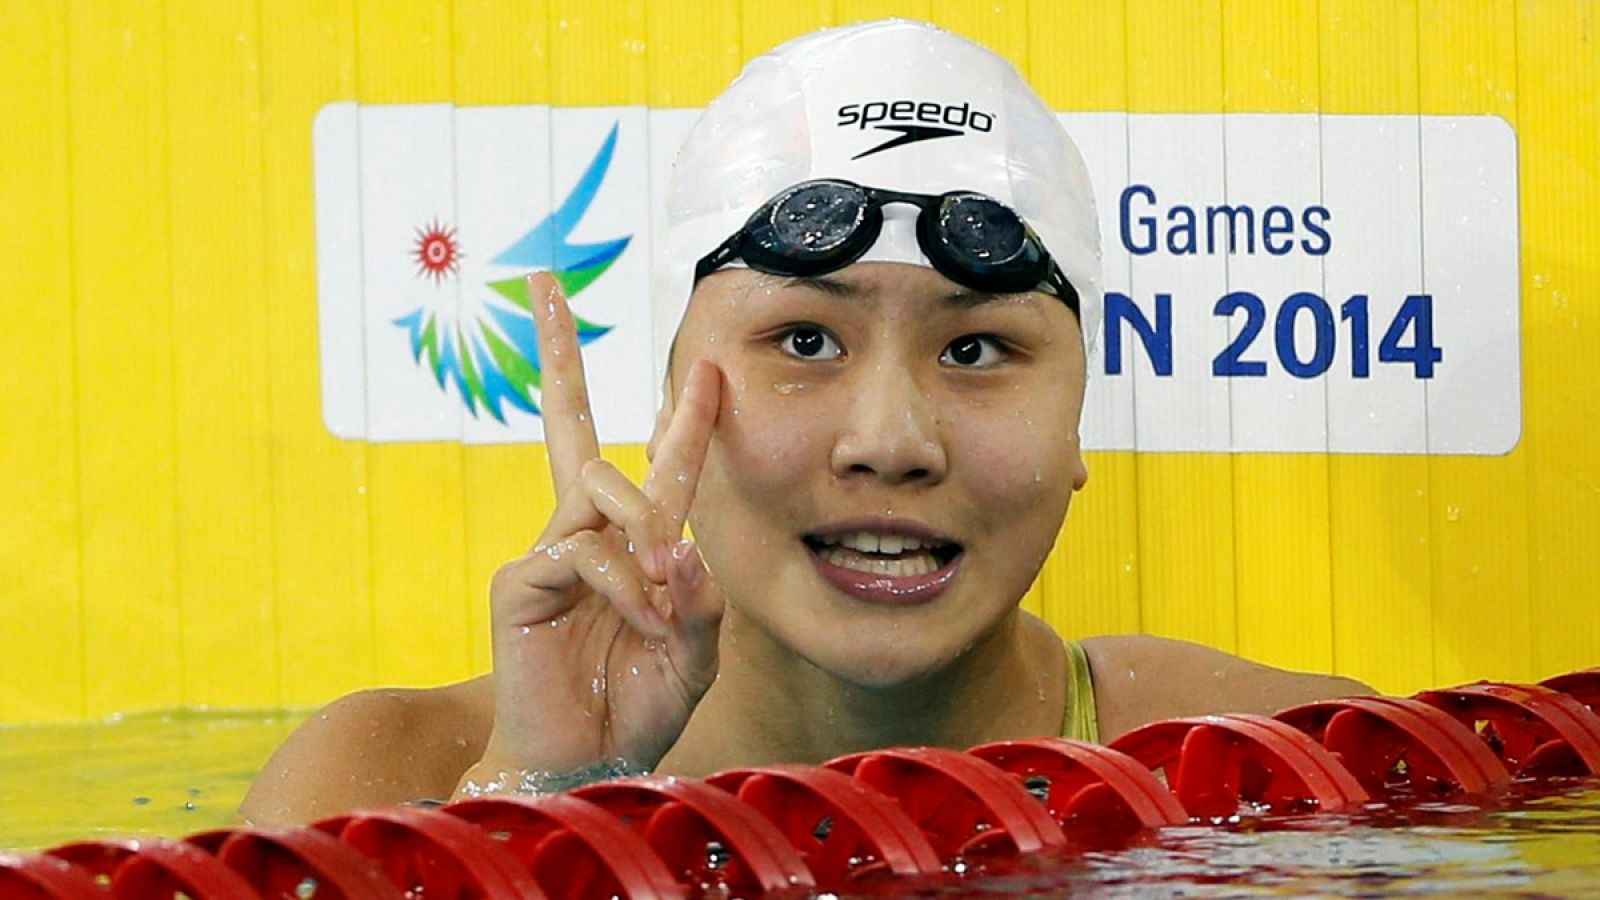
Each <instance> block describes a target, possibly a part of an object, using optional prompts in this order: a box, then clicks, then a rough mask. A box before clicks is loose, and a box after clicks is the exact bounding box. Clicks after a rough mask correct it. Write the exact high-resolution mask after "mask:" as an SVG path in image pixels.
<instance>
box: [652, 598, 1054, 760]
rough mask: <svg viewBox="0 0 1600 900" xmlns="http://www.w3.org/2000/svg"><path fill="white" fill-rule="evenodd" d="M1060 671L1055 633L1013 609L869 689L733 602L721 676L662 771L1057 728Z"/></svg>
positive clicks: (954, 743) (965, 742) (960, 744)
mask: <svg viewBox="0 0 1600 900" xmlns="http://www.w3.org/2000/svg"><path fill="white" fill-rule="evenodd" d="M1065 666H1066V660H1065V657H1064V655H1063V650H1062V648H1061V643H1060V640H1059V638H1057V637H1056V635H1055V633H1054V632H1053V631H1051V630H1050V628H1049V626H1047V625H1045V624H1044V623H1043V622H1040V621H1039V620H1038V619H1035V618H1034V617H1032V616H1029V615H1026V614H1024V613H1021V612H1020V611H1018V612H1017V613H1014V614H1012V615H1010V616H1007V617H1006V618H1005V619H1004V620H1003V621H1002V622H1001V623H1000V624H999V626H997V627H996V628H995V629H994V630H992V631H991V632H989V633H988V634H987V635H985V636H984V637H983V638H981V639H980V640H979V641H978V642H977V643H976V644H974V645H973V646H972V647H971V648H970V649H969V650H967V651H965V652H964V653H962V654H961V655H960V656H958V657H957V658H956V659H955V660H953V661H952V662H950V663H949V664H948V665H945V666H943V667H941V668H940V669H938V670H937V671H935V672H932V673H929V674H928V675H926V676H924V677H921V678H917V679H914V680H912V681H909V682H905V683H901V684H896V685H892V686H887V687H871V688H867V687H862V686H860V685H856V684H852V683H849V682H846V681H844V680H842V679H839V678H836V677H835V676H833V675H832V674H830V673H828V672H826V671H824V670H822V669H820V668H818V667H817V666H815V665H813V664H812V663H810V662H809V661H807V660H805V659H804V658H802V657H800V656H799V655H797V654H795V653H794V652H793V651H792V650H790V649H789V648H787V647H785V646H783V645H781V644H779V643H777V642H776V641H775V640H774V639H773V638H772V636H771V635H769V634H767V633H766V632H764V631H763V630H761V629H760V628H759V627H757V626H756V625H755V624H754V623H753V622H751V621H750V620H748V619H745V618H743V617H741V616H740V615H739V613H738V612H737V610H735V609H732V608H730V609H729V610H728V615H727V618H726V619H725V620H724V621H723V641H722V667H721V671H720V672H719V674H718V678H717V681H716V683H715V684H714V685H713V686H712V688H711V690H710V691H708V692H707V694H706V696H705V698H704V699H702V701H701V703H700V706H699V707H698V708H697V709H696V710H695V714H694V716H693V717H692V718H691V719H690V721H689V726H688V727H687V728H686V729H685V730H684V734H683V736H682V738H680V739H679V741H678V744H677V746H675V747H674V748H673V749H672V751H671V752H670V753H668V755H667V757H666V758H665V759H663V760H662V764H661V769H662V771H668V772H677V773H681V774H686V775H704V774H707V773H709V772H712V771H716V770H719V769H725V768H729V767H732V766H747V765H763V764H768V763H774V762H807V763H817V762H821V761H823V760H826V759H831V758H833V757H835V756H840V755H843V754H845V753H852V752H855V751H858V750H864V749H871V748H877V747H889V746H916V745H931V746H943V747H956V748H965V747H969V746H972V745H975V744H979V743H983V742H986V741H992V740H1002V739H1007V738H1018V737H1025V736H1038V735H1042V734H1057V733H1059V729H1060V725H1061V720H1062V711H1063V704H1064V702H1065V699H1064V698H1065V678H1064V673H1065Z"/></svg>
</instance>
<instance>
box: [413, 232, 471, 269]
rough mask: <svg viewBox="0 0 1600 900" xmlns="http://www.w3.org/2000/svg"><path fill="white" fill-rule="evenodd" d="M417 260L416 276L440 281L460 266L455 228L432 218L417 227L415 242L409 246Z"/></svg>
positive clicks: (459, 252) (459, 253)
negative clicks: (425, 223)
mask: <svg viewBox="0 0 1600 900" xmlns="http://www.w3.org/2000/svg"><path fill="white" fill-rule="evenodd" d="M411 258H412V259H415V260H416V261H417V276H418V277H424V278H432V279H433V280H434V281H442V280H443V279H444V277H445V276H446V275H454V274H455V273H456V271H457V270H458V269H459V268H460V263H461V248H460V247H459V246H457V245H456V230H455V229H454V228H450V227H447V226H445V225H443V224H441V223H440V222H439V220H438V219H434V220H433V221H432V222H429V223H428V224H427V225H426V226H424V227H422V228H418V229H417V243H416V246H414V247H412V248H411Z"/></svg>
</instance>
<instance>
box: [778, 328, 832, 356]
mask: <svg viewBox="0 0 1600 900" xmlns="http://www.w3.org/2000/svg"><path fill="white" fill-rule="evenodd" d="M778 347H779V348H780V349H782V350H783V352H784V353H787V354H788V355H790V356H795V357H799V358H800V359H838V358H839V356H840V355H842V354H843V353H844V350H843V348H841V347H840V346H839V342H838V341H836V340H834V339H833V335H830V334H828V333H827V332H826V331H823V330H822V329H821V328H817V327H816V326H814V325H800V326H797V327H795V328H791V329H789V330H788V331H786V332H784V333H783V334H782V335H781V336H779V338H778Z"/></svg>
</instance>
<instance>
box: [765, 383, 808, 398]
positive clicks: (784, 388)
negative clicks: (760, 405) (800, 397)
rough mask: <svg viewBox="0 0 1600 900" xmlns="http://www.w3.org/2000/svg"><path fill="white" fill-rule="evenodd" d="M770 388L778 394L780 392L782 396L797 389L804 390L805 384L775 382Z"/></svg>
mask: <svg viewBox="0 0 1600 900" xmlns="http://www.w3.org/2000/svg"><path fill="white" fill-rule="evenodd" d="M772 389H773V390H774V391H776V392H777V393H779V394H782V395H784V396H788V395H790V394H793V393H795V392H797V391H803V390H805V389H806V386H805V385H803V384H775V385H773V386H772Z"/></svg>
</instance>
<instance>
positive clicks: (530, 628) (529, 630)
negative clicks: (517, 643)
mask: <svg viewBox="0 0 1600 900" xmlns="http://www.w3.org/2000/svg"><path fill="white" fill-rule="evenodd" d="M551 624H552V625H553V624H555V623H554V622H552V623H551ZM522 633H523V635H524V636H526V635H530V634H533V626H532V625H524V626H522Z"/></svg>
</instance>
